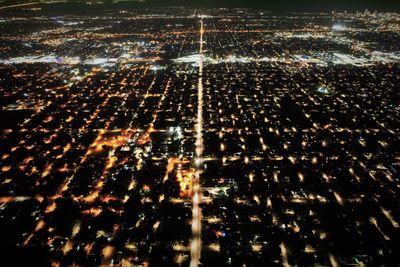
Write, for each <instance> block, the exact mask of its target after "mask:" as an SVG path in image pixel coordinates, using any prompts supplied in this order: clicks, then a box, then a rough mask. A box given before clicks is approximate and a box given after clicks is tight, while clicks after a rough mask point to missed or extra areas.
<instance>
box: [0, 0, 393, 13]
mask: <svg viewBox="0 0 400 267" xmlns="http://www.w3.org/2000/svg"><path fill="white" fill-rule="evenodd" d="M39 1H40V0H39ZM68 1H69V2H75V3H76V2H87V1H90V0H68ZM96 1H98V2H104V3H111V2H113V1H112V0H91V2H96ZM127 1H135V0H127ZM144 1H145V4H138V3H137V2H132V3H129V5H136V6H138V5H145V6H149V5H150V6H154V5H155V6H160V5H165V6H191V7H206V8H207V7H248V8H265V9H269V10H272V11H332V10H337V11H344V10H348V11H355V10H357V11H363V10H365V9H369V10H378V11H397V12H398V11H400V0H144ZM16 2H19V3H20V2H34V0H0V6H2V5H7V4H13V3H16ZM125 4H126V3H125Z"/></svg>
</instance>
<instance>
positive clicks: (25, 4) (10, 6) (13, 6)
mask: <svg viewBox="0 0 400 267" xmlns="http://www.w3.org/2000/svg"><path fill="white" fill-rule="evenodd" d="M36 4H40V2H30V3H23V4H15V5H9V6H0V10H3V9H9V8H15V7H24V6H31V5H36Z"/></svg>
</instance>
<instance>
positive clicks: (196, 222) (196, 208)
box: [190, 17, 204, 267]
mask: <svg viewBox="0 0 400 267" xmlns="http://www.w3.org/2000/svg"><path fill="white" fill-rule="evenodd" d="M199 34H200V45H199V55H200V57H199V62H198V64H199V66H198V70H199V76H198V83H197V122H196V157H195V167H196V173H195V178H194V179H193V196H192V198H193V199H192V201H193V207H192V240H191V245H190V258H191V260H190V267H197V266H199V263H200V257H201V209H200V203H201V198H202V195H201V189H200V174H201V171H202V161H203V159H202V156H203V149H204V148H203V133H202V132H203V59H204V56H203V35H204V24H203V18H202V17H200V31H199Z"/></svg>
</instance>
